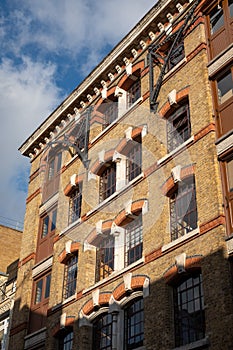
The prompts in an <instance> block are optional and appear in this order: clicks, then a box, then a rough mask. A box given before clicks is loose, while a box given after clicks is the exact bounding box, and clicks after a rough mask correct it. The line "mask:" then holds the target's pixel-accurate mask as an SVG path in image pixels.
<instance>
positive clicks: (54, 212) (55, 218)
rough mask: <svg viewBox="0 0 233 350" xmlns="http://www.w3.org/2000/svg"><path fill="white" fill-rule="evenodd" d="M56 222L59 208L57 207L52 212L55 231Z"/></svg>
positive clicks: (52, 229) (52, 227) (52, 228)
mask: <svg viewBox="0 0 233 350" xmlns="http://www.w3.org/2000/svg"><path fill="white" fill-rule="evenodd" d="M56 222H57V209H55V210H54V211H53V212H52V222H51V231H54V230H55V229H56Z"/></svg>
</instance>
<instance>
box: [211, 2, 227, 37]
mask: <svg viewBox="0 0 233 350" xmlns="http://www.w3.org/2000/svg"><path fill="white" fill-rule="evenodd" d="M223 25H224V17H223V9H222V3H221V2H220V3H219V4H218V5H217V6H215V7H214V8H213V10H212V11H211V12H210V29H211V34H214V33H215V32H216V31H217V30H218V29H219V28H221V27H222V26H223Z"/></svg>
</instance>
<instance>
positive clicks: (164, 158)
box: [157, 136, 194, 165]
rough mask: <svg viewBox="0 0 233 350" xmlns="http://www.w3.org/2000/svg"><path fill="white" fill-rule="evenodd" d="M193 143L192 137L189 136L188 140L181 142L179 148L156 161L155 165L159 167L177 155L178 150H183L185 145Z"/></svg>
mask: <svg viewBox="0 0 233 350" xmlns="http://www.w3.org/2000/svg"><path fill="white" fill-rule="evenodd" d="M193 141H194V136H191V137H190V138H189V139H188V140H186V141H185V142H183V143H182V144H181V145H180V146H178V147H176V148H175V149H174V150H173V151H171V152H170V153H168V154H167V155H166V156H164V157H162V158H160V159H159V160H158V161H157V164H158V165H160V164H162V163H164V162H165V161H166V160H167V159H168V158H170V157H172V156H173V155H174V154H176V153H178V152H179V151H180V150H183V149H184V148H185V147H186V146H187V145H189V144H190V143H191V142H193Z"/></svg>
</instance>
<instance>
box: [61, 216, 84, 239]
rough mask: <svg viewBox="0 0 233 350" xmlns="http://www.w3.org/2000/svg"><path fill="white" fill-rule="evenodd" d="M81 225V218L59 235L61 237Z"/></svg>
mask: <svg viewBox="0 0 233 350" xmlns="http://www.w3.org/2000/svg"><path fill="white" fill-rule="evenodd" d="M80 223H81V218H79V219H78V220H76V221H74V222H72V224H70V225H69V226H67V227H66V228H64V230H62V231H61V232H60V233H59V236H62V235H64V234H65V233H66V232H67V231H69V230H71V229H72V228H73V227H75V226H77V225H79V224H80Z"/></svg>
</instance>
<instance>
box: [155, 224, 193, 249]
mask: <svg viewBox="0 0 233 350" xmlns="http://www.w3.org/2000/svg"><path fill="white" fill-rule="evenodd" d="M198 234H199V227H198V228H196V229H195V230H193V231H191V232H189V233H187V234H186V235H184V236H182V237H179V238H177V239H176V240H175V241H172V242H170V243H168V244H165V245H164V246H162V252H164V251H166V250H168V249H170V248H173V247H175V246H176V245H178V244H179V243H182V242H184V241H186V240H187V239H189V238H191V237H193V236H196V235H198Z"/></svg>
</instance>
